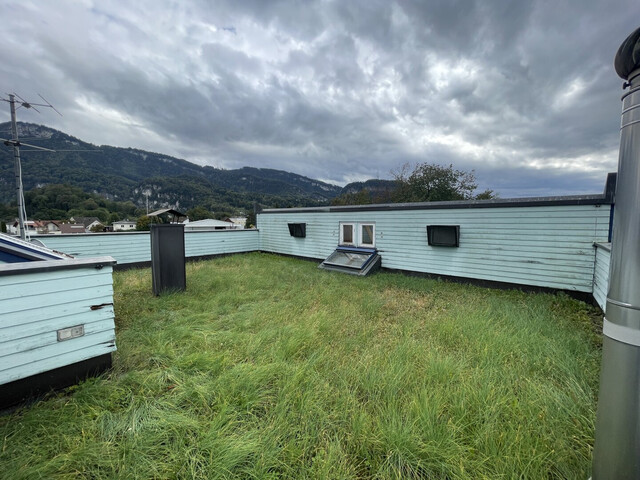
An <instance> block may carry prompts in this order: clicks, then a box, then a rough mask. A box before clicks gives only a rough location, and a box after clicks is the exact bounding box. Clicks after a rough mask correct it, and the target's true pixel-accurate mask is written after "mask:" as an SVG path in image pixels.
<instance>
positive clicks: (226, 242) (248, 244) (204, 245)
mask: <svg viewBox="0 0 640 480" xmlns="http://www.w3.org/2000/svg"><path fill="white" fill-rule="evenodd" d="M259 235H260V233H259V232H258V231H257V230H214V231H210V232H185V233H184V249H185V256H186V257H187V258H189V257H202V256H207V255H221V254H226V253H240V252H254V251H256V250H258V248H259Z"/></svg>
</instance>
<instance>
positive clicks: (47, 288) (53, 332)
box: [0, 257, 116, 385]
mask: <svg viewBox="0 0 640 480" xmlns="http://www.w3.org/2000/svg"><path fill="white" fill-rule="evenodd" d="M112 263H113V259H111V258H108V257H106V258H105V257H103V258H100V259H87V260H77V259H76V260H70V261H66V260H51V261H41V262H31V263H30V264H29V265H25V264H22V263H21V264H13V265H1V266H0V312H2V315H1V316H0V385H2V384H5V383H9V382H13V381H15V380H20V379H23V378H26V377H30V376H32V375H36V374H38V373H42V372H46V371H49V370H53V369H56V368H60V367H64V366H66V365H71V364H74V363H77V362H80V361H83V360H87V359H89V358H93V357H98V356H100V355H104V354H106V353H110V352H113V351H114V350H115V349H116V346H115V324H114V311H113V284H112V266H111V264H112ZM92 307H93V308H92ZM75 325H84V336H82V337H78V338H73V339H70V340H66V341H62V342H59V341H58V339H57V331H58V330H59V329H63V328H68V327H72V326H75Z"/></svg>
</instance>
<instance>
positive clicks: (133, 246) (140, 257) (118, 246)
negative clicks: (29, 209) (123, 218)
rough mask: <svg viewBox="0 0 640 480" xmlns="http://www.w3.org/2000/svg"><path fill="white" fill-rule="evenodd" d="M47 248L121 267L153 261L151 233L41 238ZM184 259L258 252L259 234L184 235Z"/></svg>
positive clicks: (232, 231) (248, 232)
mask: <svg viewBox="0 0 640 480" xmlns="http://www.w3.org/2000/svg"><path fill="white" fill-rule="evenodd" d="M38 240H40V241H41V242H42V243H44V244H45V245H46V246H47V247H49V248H52V249H54V250H58V251H61V252H64V253H67V254H69V255H73V256H75V257H79V258H86V257H95V256H98V255H109V256H111V257H113V258H115V259H116V260H117V262H118V265H126V264H127V263H139V262H150V261H151V242H150V239H149V232H131V233H88V234H76V235H47V236H39V237H38ZM184 240H185V256H186V257H187V258H189V257H200V256H207V255H222V254H227V253H239V252H252V251H255V250H258V245H259V232H258V231H257V230H254V229H247V230H214V231H208V232H185V239H184Z"/></svg>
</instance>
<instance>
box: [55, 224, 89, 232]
mask: <svg viewBox="0 0 640 480" xmlns="http://www.w3.org/2000/svg"><path fill="white" fill-rule="evenodd" d="M59 227H60V233H64V234H68V233H86V232H85V229H84V225H83V224H81V223H61V224H60V225H59Z"/></svg>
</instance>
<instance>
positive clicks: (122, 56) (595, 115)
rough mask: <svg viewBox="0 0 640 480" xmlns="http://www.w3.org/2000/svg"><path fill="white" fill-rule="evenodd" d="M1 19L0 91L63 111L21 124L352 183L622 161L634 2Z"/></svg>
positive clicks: (495, 176) (16, 15)
mask: <svg viewBox="0 0 640 480" xmlns="http://www.w3.org/2000/svg"><path fill="white" fill-rule="evenodd" d="M0 17H1V18H2V19H3V22H2V41H1V42H0V60H1V61H0V85H1V86H2V94H4V93H5V92H9V93H11V92H16V93H18V94H19V95H20V96H22V97H24V98H25V99H27V100H32V101H35V100H39V98H38V96H37V94H38V93H40V94H42V95H43V96H44V97H46V98H47V99H48V100H49V101H51V103H53V104H54V105H55V106H56V108H57V109H58V110H60V111H61V112H62V113H63V115H64V116H63V117H59V116H57V115H56V114H55V113H54V112H52V111H50V110H49V111H46V110H42V114H41V115H38V114H37V113H35V112H33V111H31V110H29V111H27V110H25V109H20V110H19V111H18V114H19V120H23V121H31V122H36V123H43V124H46V125H48V126H50V127H53V128H57V129H59V130H62V131H64V132H66V133H69V134H71V135H73V136H76V137H78V138H80V139H83V140H86V141H89V142H92V143H95V144H98V145H103V144H107V145H114V146H121V147H136V148H142V149H146V150H152V151H156V152H161V153H165V154H169V155H174V156H177V157H180V158H184V159H186V160H189V161H192V162H195V163H198V164H203V165H204V164H208V165H212V166H216V167H221V168H238V167H242V166H245V165H249V166H256V167H269V168H277V169H283V170H288V171H292V172H296V173H299V174H302V175H307V176H310V177H313V178H318V179H322V180H325V181H329V182H332V183H337V184H341V185H343V184H345V183H347V182H350V181H355V180H364V179H367V178H391V172H392V171H396V170H397V169H398V168H400V166H401V165H402V164H404V163H406V162H410V163H412V164H414V163H416V162H430V163H438V164H443V165H448V164H450V163H452V164H453V165H454V167H456V168H458V169H463V170H470V169H474V170H475V172H476V177H477V179H478V183H479V184H480V187H481V188H482V189H484V188H491V189H494V190H495V191H497V192H498V193H499V194H500V195H501V196H502V197H520V196H533V195H555V194H577V193H597V192H600V191H601V190H602V189H603V187H604V181H605V177H606V173H607V172H609V171H615V170H616V165H617V151H618V140H619V116H620V96H621V94H622V89H621V85H622V80H620V79H619V78H618V77H617V76H616V74H615V72H614V70H613V66H612V64H613V57H614V55H615V52H616V51H617V49H618V47H619V45H620V44H621V43H622V41H623V40H624V39H625V38H626V37H627V35H628V34H629V33H631V32H632V31H633V30H634V29H636V28H637V27H639V26H640V2H639V1H638V0H621V1H617V2H609V1H604V0H600V1H593V0H580V1H563V0H531V1H528V0H523V1H516V0H512V1H498V0H496V1H493V0H481V1H476V2H474V1H458V0H442V1H432V0H425V1H413V0H407V1H398V2H393V1H390V0H383V1H374V0H366V1H349V0H337V1H328V0H325V1H315V2H314V1H267V0H251V1H239V0H235V1H234V0H229V1H210V0H202V1H196V0H192V1H187V0H182V1H179V0H177V1H171V0H150V1H132V2H124V1H108V0H100V1H95V2H94V1H91V0H84V1H81V0H77V1H63V0H55V1H44V0H40V1H28V0H20V1H19V2H13V1H7V0H4V1H2V2H0ZM5 98H6V97H5ZM0 106H1V105H0ZM8 119H9V113H8V108H7V104H5V107H3V108H2V111H1V112H0V121H6V120H8Z"/></svg>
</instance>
